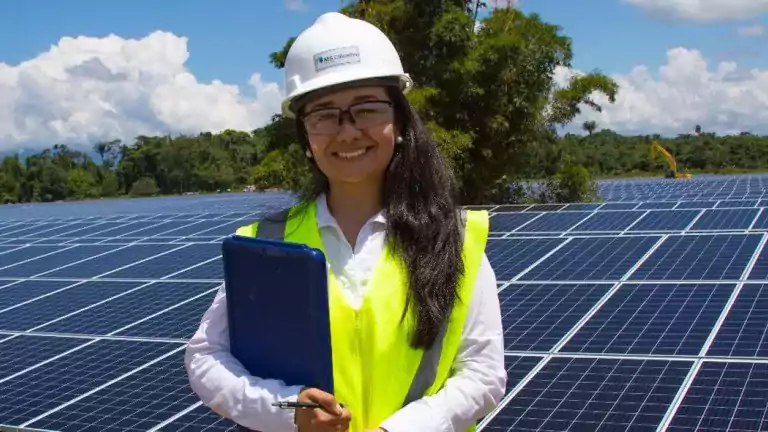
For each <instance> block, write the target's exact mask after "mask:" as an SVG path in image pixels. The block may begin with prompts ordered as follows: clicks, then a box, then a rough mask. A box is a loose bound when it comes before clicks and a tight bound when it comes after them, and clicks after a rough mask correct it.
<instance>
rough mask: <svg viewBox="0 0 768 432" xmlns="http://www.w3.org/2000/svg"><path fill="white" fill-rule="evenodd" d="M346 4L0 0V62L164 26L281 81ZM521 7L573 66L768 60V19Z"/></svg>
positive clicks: (246, 69) (612, 0)
mask: <svg viewBox="0 0 768 432" xmlns="http://www.w3.org/2000/svg"><path fill="white" fill-rule="evenodd" d="M564 4H572V5H574V6H573V7H564V6H563V5H564ZM576 4H578V6H576ZM338 8H339V1H338V0H306V1H305V7H304V8H303V9H302V10H299V11H296V10H290V9H289V8H288V7H287V6H286V4H285V2H284V1H282V0H271V1H267V0H262V1H256V0H226V1H221V2H219V1H203V0H184V1H182V0H164V1H152V0H132V1H127V2H113V1H109V2H105V1H100V0H98V1H97V0H69V1H66V2H54V1H50V0H24V1H22V2H11V1H6V2H0V17H4V18H2V19H0V61H3V62H5V63H8V64H16V63H18V62H21V61H23V60H26V59H29V58H32V57H34V56H36V55H37V54H39V53H41V52H43V51H46V50H48V48H49V47H50V46H51V45H52V44H55V43H56V42H58V40H59V39H60V38H61V37H63V36H75V35H87V36H106V35H108V34H110V33H114V34H117V35H119V36H122V37H124V38H141V37H143V36H146V35H147V34H149V33H151V32H152V31H154V30H165V31H170V32H173V33H175V34H176V35H180V36H186V37H188V38H189V50H190V52H191V55H190V58H189V61H188V67H189V68H190V69H191V70H192V72H194V74H195V75H196V76H197V77H198V78H199V79H201V80H204V81H209V80H211V79H214V78H218V79H221V80H222V81H224V82H228V83H238V84H242V83H245V82H247V80H248V77H249V76H250V74H251V73H253V72H254V71H260V72H262V73H263V74H264V76H265V78H267V79H269V80H272V81H275V80H281V78H282V77H281V76H280V74H279V72H278V71H276V70H275V69H274V68H272V67H271V65H270V64H269V62H268V56H269V53H270V52H272V51H275V50H276V49H278V48H280V47H281V46H282V44H283V43H284V42H285V40H286V38H288V37H290V36H292V35H296V34H298V33H299V32H300V31H301V30H302V29H303V28H305V27H307V26H308V25H310V24H311V23H312V21H313V20H314V18H315V17H316V16H317V15H319V14H320V13H323V12H327V11H333V10H338ZM521 9H522V10H524V11H525V12H536V13H538V14H540V15H541V16H542V17H543V18H544V20H546V21H548V22H551V23H555V24H558V25H560V26H562V27H563V32H564V33H565V34H566V35H568V36H570V37H571V38H573V49H574V66H575V67H576V68H577V69H581V70H591V69H594V68H598V69H601V70H603V71H604V72H607V73H623V72H627V71H628V70H629V69H631V68H632V67H633V66H634V65H637V64H645V65H647V66H649V67H650V68H651V69H656V68H658V66H660V65H661V64H663V63H664V62H665V61H666V58H665V53H666V51H667V50H668V49H670V48H673V47H676V46H681V45H682V46H686V47H689V48H695V49H699V50H701V51H702V52H703V53H704V55H705V56H707V57H708V58H709V59H712V60H713V61H718V60H726V59H727V60H736V61H738V62H739V63H740V64H743V65H745V66H747V65H748V66H750V67H765V66H766V65H768V50H767V49H766V48H765V46H766V45H768V44H766V42H767V41H766V39H761V38H741V37H738V36H737V35H736V30H737V29H738V28H739V27H741V26H743V25H745V23H763V24H766V25H768V19H767V18H766V17H763V18H762V19H756V20H754V19H753V20H745V21H741V22H727V23H717V24H707V25H701V24H699V23H691V22H680V21H662V20H659V19H656V18H652V17H650V16H649V14H648V13H646V12H645V11H644V10H642V9H640V8H638V7H636V6H632V5H629V4H624V3H622V2H620V1H619V0H584V1H578V2H577V1H567V0H528V1H523V2H521ZM761 44H762V45H763V46H762V47H761Z"/></svg>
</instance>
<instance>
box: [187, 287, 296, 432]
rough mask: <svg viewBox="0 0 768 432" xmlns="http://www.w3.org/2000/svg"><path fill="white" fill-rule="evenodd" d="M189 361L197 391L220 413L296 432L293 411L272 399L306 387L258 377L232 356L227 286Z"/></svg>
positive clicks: (191, 345) (257, 426) (290, 397)
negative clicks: (280, 407)
mask: <svg viewBox="0 0 768 432" xmlns="http://www.w3.org/2000/svg"><path fill="white" fill-rule="evenodd" d="M184 363H185V367H186V370H187V375H188V377H189V384H190V386H191V387H192V390H193V391H194V392H195V393H196V394H197V395H198V397H199V398H200V400H201V401H202V402H203V404H205V405H206V406H208V407H209V408H211V409H212V410H213V411H215V412H216V413H218V414H219V415H221V416H223V417H226V418H228V419H230V420H232V421H234V422H235V423H237V424H239V425H242V426H245V427H247V428H250V429H254V430H261V431H275V432H283V431H285V432H294V431H295V426H294V418H293V412H292V411H291V410H282V409H279V408H275V407H273V406H272V403H274V402H278V401H295V400H296V398H297V395H298V393H299V391H300V390H301V386H286V385H285V384H284V383H283V382H282V381H279V380H273V379H264V378H259V377H254V376H252V375H250V374H249V373H248V371H247V370H246V369H245V367H243V365H242V364H241V363H240V362H239V361H238V360H237V359H236V358H235V357H234V356H233V355H232V354H231V352H230V348H229V329H228V324H227V300H226V291H225V287H224V285H223V284H222V285H221V287H220V288H219V290H218V292H217V294H216V296H215V298H214V300H213V302H212V304H211V306H210V307H209V308H208V310H207V311H206V312H205V314H204V315H203V318H202V320H201V322H200V326H199V328H198V329H197V331H196V332H195V334H194V336H192V338H191V339H190V340H189V342H188V343H187V347H186V352H185V357H184Z"/></svg>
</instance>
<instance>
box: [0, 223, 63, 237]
mask: <svg viewBox="0 0 768 432" xmlns="http://www.w3.org/2000/svg"><path fill="white" fill-rule="evenodd" d="M64 225H66V224H65V223H52V224H43V225H31V226H30V225H29V224H22V225H16V226H14V227H12V228H10V229H3V230H2V231H0V236H3V237H5V236H7V237H10V238H26V237H37V236H38V235H41V236H45V233H46V232H47V230H50V229H52V228H58V227H62V226H64Z"/></svg>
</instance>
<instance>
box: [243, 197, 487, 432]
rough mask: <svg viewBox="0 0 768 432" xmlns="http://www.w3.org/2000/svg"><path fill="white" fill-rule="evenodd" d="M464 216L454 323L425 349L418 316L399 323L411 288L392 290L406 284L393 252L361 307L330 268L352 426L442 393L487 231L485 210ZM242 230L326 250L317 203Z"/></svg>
mask: <svg viewBox="0 0 768 432" xmlns="http://www.w3.org/2000/svg"><path fill="white" fill-rule="evenodd" d="M461 216H462V222H465V223H462V224H461V227H462V232H463V234H464V239H465V241H464V248H463V257H464V264H465V274H464V279H463V280H462V283H461V285H460V287H459V296H460V298H459V299H457V302H456V304H455V307H454V311H453V313H452V315H451V317H450V320H449V321H448V322H446V323H445V324H444V325H443V326H442V328H441V330H440V332H439V335H438V338H437V339H436V341H435V343H434V344H433V345H432V346H431V347H430V348H429V349H427V350H426V351H423V350H414V349H413V348H411V347H410V346H409V344H408V338H407V337H406V334H408V335H409V334H410V332H409V330H410V329H411V328H412V327H413V325H414V316H413V314H410V315H408V316H406V321H405V322H404V323H401V322H400V316H401V314H402V308H403V307H404V305H405V296H406V290H399V291H398V290H395V291H393V290H392V289H391V286H392V285H393V284H399V285H404V284H405V283H406V282H407V278H406V273H405V271H404V270H403V269H402V267H401V265H400V264H399V262H398V260H395V259H393V258H392V257H391V255H389V254H388V251H387V250H385V252H384V253H383V254H382V258H381V259H380V262H379V263H377V264H376V267H375V269H374V274H373V276H372V277H371V279H370V282H369V292H368V293H367V294H366V297H372V298H367V299H366V300H364V304H363V306H362V307H361V308H360V310H353V309H352V308H351V307H349V306H348V305H347V304H346V301H345V300H344V298H343V295H342V294H341V290H340V286H339V284H338V281H337V279H336V278H335V276H334V275H333V273H332V272H331V271H330V270H329V272H328V275H329V301H330V303H331V306H332V313H331V333H332V344H333V353H334V381H335V387H336V388H337V389H336V393H337V394H336V396H337V398H338V399H339V400H340V402H343V403H346V404H347V405H348V406H349V408H350V411H351V412H352V425H351V426H350V431H352V432H357V431H362V430H365V429H375V428H376V427H378V426H379V424H380V423H381V422H382V421H384V420H385V419H386V418H387V417H389V416H390V415H392V414H394V412H395V411H397V410H398V409H399V408H401V407H403V406H405V405H408V404H409V403H411V402H413V401H415V400H418V399H420V398H422V397H424V396H427V395H431V394H434V393H436V392H437V391H439V390H440V389H441V388H442V387H443V385H444V383H445V381H446V380H447V379H448V378H449V377H450V373H451V367H452V364H453V361H454V359H455V357H456V354H457V352H458V347H459V344H460V339H461V333H462V331H463V326H464V321H465V318H466V311H467V306H468V304H469V301H470V298H471V296H472V292H473V288H474V284H475V279H476V276H477V271H478V269H479V267H480V262H481V259H482V256H483V252H484V250H485V244H486V241H487V234H488V213H487V212H485V211H469V212H465V211H462V213H461ZM236 234H238V235H244V236H250V237H259V238H266V239H272V240H285V241H291V242H296V243H303V244H306V245H308V246H310V247H314V248H317V249H320V250H323V245H322V240H321V237H320V233H319V230H318V229H317V219H316V207H315V206H314V204H312V205H307V206H306V207H303V208H302V209H301V210H299V209H297V208H290V209H287V210H284V211H281V212H278V213H273V214H270V215H267V216H266V217H265V218H263V219H262V220H261V221H259V222H257V223H254V224H252V225H248V226H244V227H241V228H240V229H238V230H237V233H236ZM393 293H397V294H394V295H393ZM395 315H396V316H395ZM401 324H403V325H401ZM339 360H340V361H339ZM340 363H342V364H343V365H341V366H340V365H339V364H340ZM393 365H396V367H395V368H394V369H393V368H392V366H393ZM405 382H410V385H409V386H408V388H403V384H405ZM372 393H373V394H372ZM473 429H474V427H472V428H470V430H473Z"/></svg>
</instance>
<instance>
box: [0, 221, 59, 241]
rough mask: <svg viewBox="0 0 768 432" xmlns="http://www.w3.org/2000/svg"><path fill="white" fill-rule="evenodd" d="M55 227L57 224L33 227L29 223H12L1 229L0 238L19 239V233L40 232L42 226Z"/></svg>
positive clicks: (35, 225)
mask: <svg viewBox="0 0 768 432" xmlns="http://www.w3.org/2000/svg"><path fill="white" fill-rule="evenodd" d="M43 225H44V226H55V224H42V225H41V224H34V225H31V226H30V224H28V223H10V224H5V225H3V226H2V227H0V237H8V238H13V237H18V236H17V235H16V233H17V232H28V231H32V232H34V231H39V230H40V226H43Z"/></svg>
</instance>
